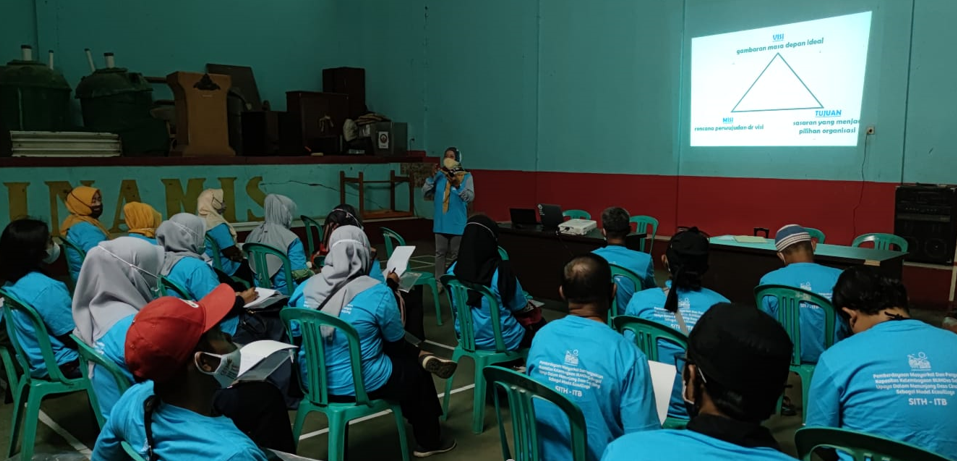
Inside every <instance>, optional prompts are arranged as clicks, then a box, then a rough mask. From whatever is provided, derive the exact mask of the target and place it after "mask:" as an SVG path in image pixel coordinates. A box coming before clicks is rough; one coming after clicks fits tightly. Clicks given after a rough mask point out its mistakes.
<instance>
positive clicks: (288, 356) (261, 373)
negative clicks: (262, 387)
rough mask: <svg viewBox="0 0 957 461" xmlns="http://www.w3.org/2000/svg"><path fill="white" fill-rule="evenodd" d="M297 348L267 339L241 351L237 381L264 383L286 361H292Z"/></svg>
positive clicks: (246, 346) (244, 347)
mask: <svg viewBox="0 0 957 461" xmlns="http://www.w3.org/2000/svg"><path fill="white" fill-rule="evenodd" d="M294 349H296V346H293V345H291V344H286V343H282V342H279V341H272V340H269V339H265V340H262V341H254V342H251V343H249V344H247V345H245V346H243V347H242V348H240V349H239V353H240V356H241V358H240V359H239V376H238V377H237V378H236V381H263V380H265V379H266V377H267V376H269V375H270V374H272V372H274V371H276V369H277V368H279V365H282V363H283V362H285V361H286V360H292V354H293V350H294Z"/></svg>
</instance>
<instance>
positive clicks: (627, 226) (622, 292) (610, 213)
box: [593, 206, 658, 314]
mask: <svg viewBox="0 0 957 461" xmlns="http://www.w3.org/2000/svg"><path fill="white" fill-rule="evenodd" d="M628 219H629V216H628V212H627V211H625V209H624V208H622V207H618V206H613V207H610V208H606V209H605V211H603V212H602V213H601V233H602V235H604V236H605V240H606V241H607V243H608V244H607V245H605V246H604V247H603V248H599V249H597V250H595V251H594V252H593V253H595V254H596V255H598V256H601V257H602V258H605V260H606V261H608V263H609V264H614V265H616V266H621V267H624V268H625V269H628V270H630V271H632V272H634V273H635V275H637V276H638V277H639V278H640V280H641V286H640V287H636V286H634V284H632V283H631V282H629V281H627V280H624V279H623V278H622V277H618V279H617V280H615V283H616V284H617V285H618V296H617V299H618V309H620V310H621V311H622V312H619V314H622V313H624V310H625V306H627V305H628V301H631V297H632V295H634V294H635V292H636V291H639V290H647V289H649V288H655V287H657V286H658V284H657V282H655V265H654V263H653V262H652V260H651V255H650V254H648V253H643V252H640V251H635V250H632V249H629V248H626V247H625V238H626V237H627V236H628V234H629V233H631V223H630V222H629V221H628ZM649 251H650V250H649Z"/></svg>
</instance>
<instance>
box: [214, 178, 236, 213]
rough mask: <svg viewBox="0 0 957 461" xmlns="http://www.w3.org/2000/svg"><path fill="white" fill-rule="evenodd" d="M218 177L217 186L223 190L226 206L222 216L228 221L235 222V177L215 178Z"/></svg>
mask: <svg viewBox="0 0 957 461" xmlns="http://www.w3.org/2000/svg"><path fill="white" fill-rule="evenodd" d="M217 179H219V188H220V189H222V190H223V201H224V202H226V203H227V204H228V205H227V206H226V213H225V214H223V218H224V219H226V221H229V222H236V207H237V206H238V205H236V178H217Z"/></svg>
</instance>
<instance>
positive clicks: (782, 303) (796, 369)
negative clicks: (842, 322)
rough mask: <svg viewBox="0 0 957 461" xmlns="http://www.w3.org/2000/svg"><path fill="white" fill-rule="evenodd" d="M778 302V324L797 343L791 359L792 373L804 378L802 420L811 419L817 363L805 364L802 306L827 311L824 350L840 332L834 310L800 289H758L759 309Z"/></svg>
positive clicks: (781, 286)
mask: <svg viewBox="0 0 957 461" xmlns="http://www.w3.org/2000/svg"><path fill="white" fill-rule="evenodd" d="M769 296H770V297H772V298H775V299H777V303H778V307H777V314H778V315H777V318H778V322H780V323H781V325H782V326H784V329H785V330H786V331H787V332H788V336H790V337H791V342H792V343H794V353H793V354H792V355H791V372H793V373H797V374H798V376H800V377H801V398H802V399H803V400H802V402H803V404H802V405H803V406H802V408H804V410H805V411H802V412H801V413H802V415H801V417H802V418H803V419H806V418H807V411H806V410H807V403H808V399H807V397H808V391H809V390H810V388H811V377H812V376H813V375H814V364H813V363H802V362H801V303H802V302H805V303H808V304H813V305H816V306H818V307H820V308H821V310H823V311H824V349H827V348H829V347H831V346H832V345H834V331H835V329H836V328H837V319H836V317H835V312H834V306H833V305H832V304H831V301H829V300H828V299H827V298H825V297H823V296H820V295H818V294H816V293H812V292H810V291H807V290H802V289H800V288H794V287H789V286H784V285H761V286H759V287H757V288H755V289H754V299H755V303H756V305H757V306H761V305H762V302H763V301H764V298H766V297H769Z"/></svg>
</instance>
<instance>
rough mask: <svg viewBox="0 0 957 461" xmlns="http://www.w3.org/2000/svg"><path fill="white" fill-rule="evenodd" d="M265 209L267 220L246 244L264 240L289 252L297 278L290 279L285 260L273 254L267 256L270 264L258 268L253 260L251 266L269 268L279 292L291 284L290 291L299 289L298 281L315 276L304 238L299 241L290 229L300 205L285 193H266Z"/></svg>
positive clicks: (291, 268)
mask: <svg viewBox="0 0 957 461" xmlns="http://www.w3.org/2000/svg"><path fill="white" fill-rule="evenodd" d="M263 209H264V210H265V216H266V217H265V221H263V223H262V224H260V225H259V226H258V227H256V228H255V229H253V230H252V231H251V232H250V233H249V236H248V237H246V243H262V244H265V245H269V246H271V247H273V248H275V249H277V250H279V251H281V252H283V253H285V254H286V256H287V257H288V258H289V264H290V265H291V266H292V267H290V268H289V269H290V270H291V271H292V277H293V280H286V274H285V273H284V272H283V270H282V264H283V263H282V260H280V259H279V258H277V257H275V256H272V255H268V256H266V266H267V267H264V268H260V267H255V265H254V263H253V262H252V261H250V263H249V264H250V268H251V269H252V270H253V272H256V273H258V272H259V271H267V272H268V273H269V279H270V280H271V281H272V287H273V288H274V289H276V290H278V291H279V292H285V291H286V284H287V283H288V284H291V286H292V290H289V292H292V291H293V290H295V289H296V280H302V279H304V278H308V277H309V276H310V275H312V272H311V271H310V270H309V268H308V267H307V266H306V251H305V250H304V249H303V247H302V241H300V240H299V236H297V235H296V234H294V233H293V232H292V231H291V230H289V229H290V228H291V227H292V220H293V216H295V214H296V204H295V203H294V202H293V201H292V199H290V198H289V197H286V196H285V195H276V194H269V195H267V196H266V201H265V203H264V205H263ZM257 283H258V279H257Z"/></svg>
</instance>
